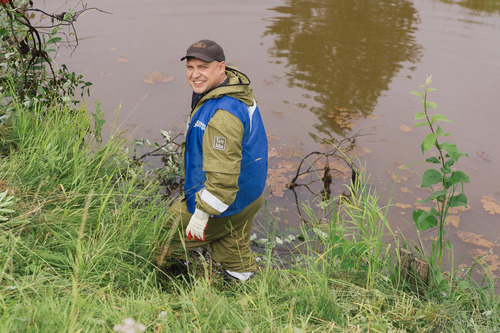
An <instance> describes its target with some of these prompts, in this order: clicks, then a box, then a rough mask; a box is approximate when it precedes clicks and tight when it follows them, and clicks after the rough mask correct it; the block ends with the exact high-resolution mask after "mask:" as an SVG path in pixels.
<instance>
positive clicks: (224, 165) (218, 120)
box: [196, 110, 244, 215]
mask: <svg viewBox="0 0 500 333" xmlns="http://www.w3.org/2000/svg"><path fill="white" fill-rule="evenodd" d="M243 133H244V128H243V124H242V123H241V121H240V120H239V119H238V118H237V117H236V116H234V115H232V114H231V113H229V112H227V111H224V110H218V111H217V112H216V113H215V114H214V116H213V117H212V118H211V119H210V121H209V122H208V124H207V128H206V130H205V134H204V136H203V171H205V172H206V181H205V187H204V188H203V189H202V190H200V191H198V193H197V194H196V208H198V209H200V210H202V211H204V212H206V213H208V214H209V215H220V214H222V213H223V212H224V211H225V210H226V209H227V208H228V207H229V206H230V205H231V204H232V203H233V201H234V200H235V198H236V193H237V192H238V178H239V174H240V166H241V158H242V146H241V142H242V139H243Z"/></svg>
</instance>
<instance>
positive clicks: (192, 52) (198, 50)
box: [181, 39, 226, 62]
mask: <svg viewBox="0 0 500 333" xmlns="http://www.w3.org/2000/svg"><path fill="white" fill-rule="evenodd" d="M188 57H194V58H197V59H200V60H203V61H206V62H212V61H218V62H221V61H225V60H226V57H225V56H224V51H223V50H222V47H220V45H219V44H217V43H216V42H214V41H213V40H209V39H202V40H200V41H199V42H196V43H194V44H193V45H191V46H190V47H189V48H188V49H187V52H186V55H185V56H184V57H182V58H181V61H182V60H184V59H186V58H188Z"/></svg>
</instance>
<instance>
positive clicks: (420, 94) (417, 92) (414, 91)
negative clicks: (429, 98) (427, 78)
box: [410, 90, 424, 99]
mask: <svg viewBox="0 0 500 333" xmlns="http://www.w3.org/2000/svg"><path fill="white" fill-rule="evenodd" d="M410 94H413V95H417V96H419V97H420V98H422V99H423V98H424V94H422V93H421V92H420V91H416V90H412V91H410Z"/></svg>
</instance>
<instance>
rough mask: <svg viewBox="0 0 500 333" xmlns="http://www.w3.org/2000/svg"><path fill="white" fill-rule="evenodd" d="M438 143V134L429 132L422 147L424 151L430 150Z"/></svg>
mask: <svg viewBox="0 0 500 333" xmlns="http://www.w3.org/2000/svg"><path fill="white" fill-rule="evenodd" d="M435 144H436V135H435V134H434V133H430V134H427V136H426V137H425V139H424V141H422V144H421V146H420V148H422V153H424V152H426V151H428V150H429V149H431V148H432V147H434V145H435Z"/></svg>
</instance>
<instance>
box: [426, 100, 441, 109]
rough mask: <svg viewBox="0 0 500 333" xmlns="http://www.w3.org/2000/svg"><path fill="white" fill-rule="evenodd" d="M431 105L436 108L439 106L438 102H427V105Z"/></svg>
mask: <svg viewBox="0 0 500 333" xmlns="http://www.w3.org/2000/svg"><path fill="white" fill-rule="evenodd" d="M429 106H430V107H432V108H434V109H437V107H438V106H437V104H436V103H434V102H427V104H426V107H427V108H429Z"/></svg>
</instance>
